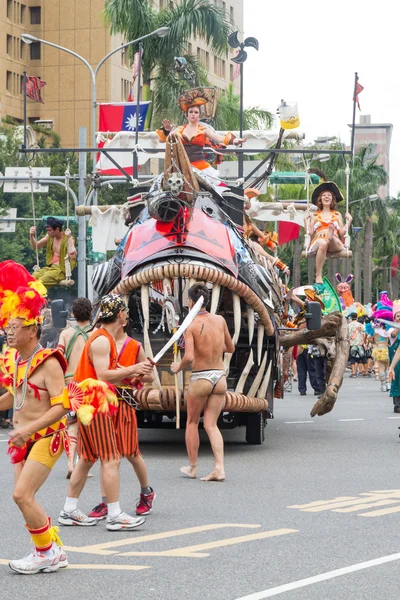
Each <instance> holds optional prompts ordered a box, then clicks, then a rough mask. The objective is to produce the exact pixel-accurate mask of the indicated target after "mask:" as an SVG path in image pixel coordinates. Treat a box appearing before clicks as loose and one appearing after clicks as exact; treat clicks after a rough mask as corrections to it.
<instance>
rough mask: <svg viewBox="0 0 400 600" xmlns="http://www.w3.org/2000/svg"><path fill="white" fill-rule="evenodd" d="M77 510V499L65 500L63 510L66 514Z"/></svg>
mask: <svg viewBox="0 0 400 600" xmlns="http://www.w3.org/2000/svg"><path fill="white" fill-rule="evenodd" d="M77 508H78V498H68V496H67V499H66V500H65V504H64V510H65V512H67V513H70V512H72V511H73V510H76V509H77Z"/></svg>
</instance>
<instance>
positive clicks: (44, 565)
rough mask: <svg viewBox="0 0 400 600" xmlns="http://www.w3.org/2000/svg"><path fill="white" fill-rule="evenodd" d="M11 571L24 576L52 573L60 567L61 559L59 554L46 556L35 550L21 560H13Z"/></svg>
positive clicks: (10, 564) (10, 565)
mask: <svg viewBox="0 0 400 600" xmlns="http://www.w3.org/2000/svg"><path fill="white" fill-rule="evenodd" d="M9 567H10V569H12V570H13V571H15V572H16V573H21V574H22V575H35V574H36V573H52V572H54V571H57V569H59V567H60V558H59V555H58V553H56V552H54V554H53V556H49V557H47V556H45V555H44V554H42V553H41V552H38V551H37V550H35V551H34V552H31V553H30V554H28V556H26V557H25V558H21V560H12V561H11V562H10V563H9Z"/></svg>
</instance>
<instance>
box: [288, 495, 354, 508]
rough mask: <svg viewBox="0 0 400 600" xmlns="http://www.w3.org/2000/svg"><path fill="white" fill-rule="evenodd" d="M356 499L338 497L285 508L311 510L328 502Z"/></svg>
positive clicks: (352, 498) (352, 497)
mask: <svg viewBox="0 0 400 600" xmlns="http://www.w3.org/2000/svg"><path fill="white" fill-rule="evenodd" d="M357 499H358V497H357V496H339V497H338V498H333V500H315V502H309V503H308V504H293V505H292V506H287V507H286V508H311V507H312V506H322V505H323V504H328V503H330V502H344V501H345V500H357Z"/></svg>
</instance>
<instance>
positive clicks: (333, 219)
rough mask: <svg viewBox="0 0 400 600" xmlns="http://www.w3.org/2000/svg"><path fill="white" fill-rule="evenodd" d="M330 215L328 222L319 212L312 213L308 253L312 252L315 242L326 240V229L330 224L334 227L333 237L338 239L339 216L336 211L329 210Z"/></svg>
mask: <svg viewBox="0 0 400 600" xmlns="http://www.w3.org/2000/svg"><path fill="white" fill-rule="evenodd" d="M330 213H331V214H330V218H329V219H328V220H326V219H325V218H323V217H322V211H321V210H317V212H316V213H314V230H313V232H312V238H311V242H310V247H309V251H312V250H313V246H314V243H315V242H316V240H319V239H328V229H329V225H331V224H333V226H334V230H333V235H334V236H335V237H337V238H338V237H339V230H340V216H341V215H340V213H339V212H337V211H336V210H331V211H330Z"/></svg>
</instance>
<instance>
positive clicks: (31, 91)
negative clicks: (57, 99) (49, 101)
mask: <svg viewBox="0 0 400 600" xmlns="http://www.w3.org/2000/svg"><path fill="white" fill-rule="evenodd" d="M45 85H46V82H45V81H42V80H41V79H39V77H27V78H26V84H25V92H26V95H27V96H28V98H30V99H31V100H35V102H40V103H41V104H44V102H43V100H42V97H41V95H40V90H41V89H42V88H43V87H44V86H45Z"/></svg>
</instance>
